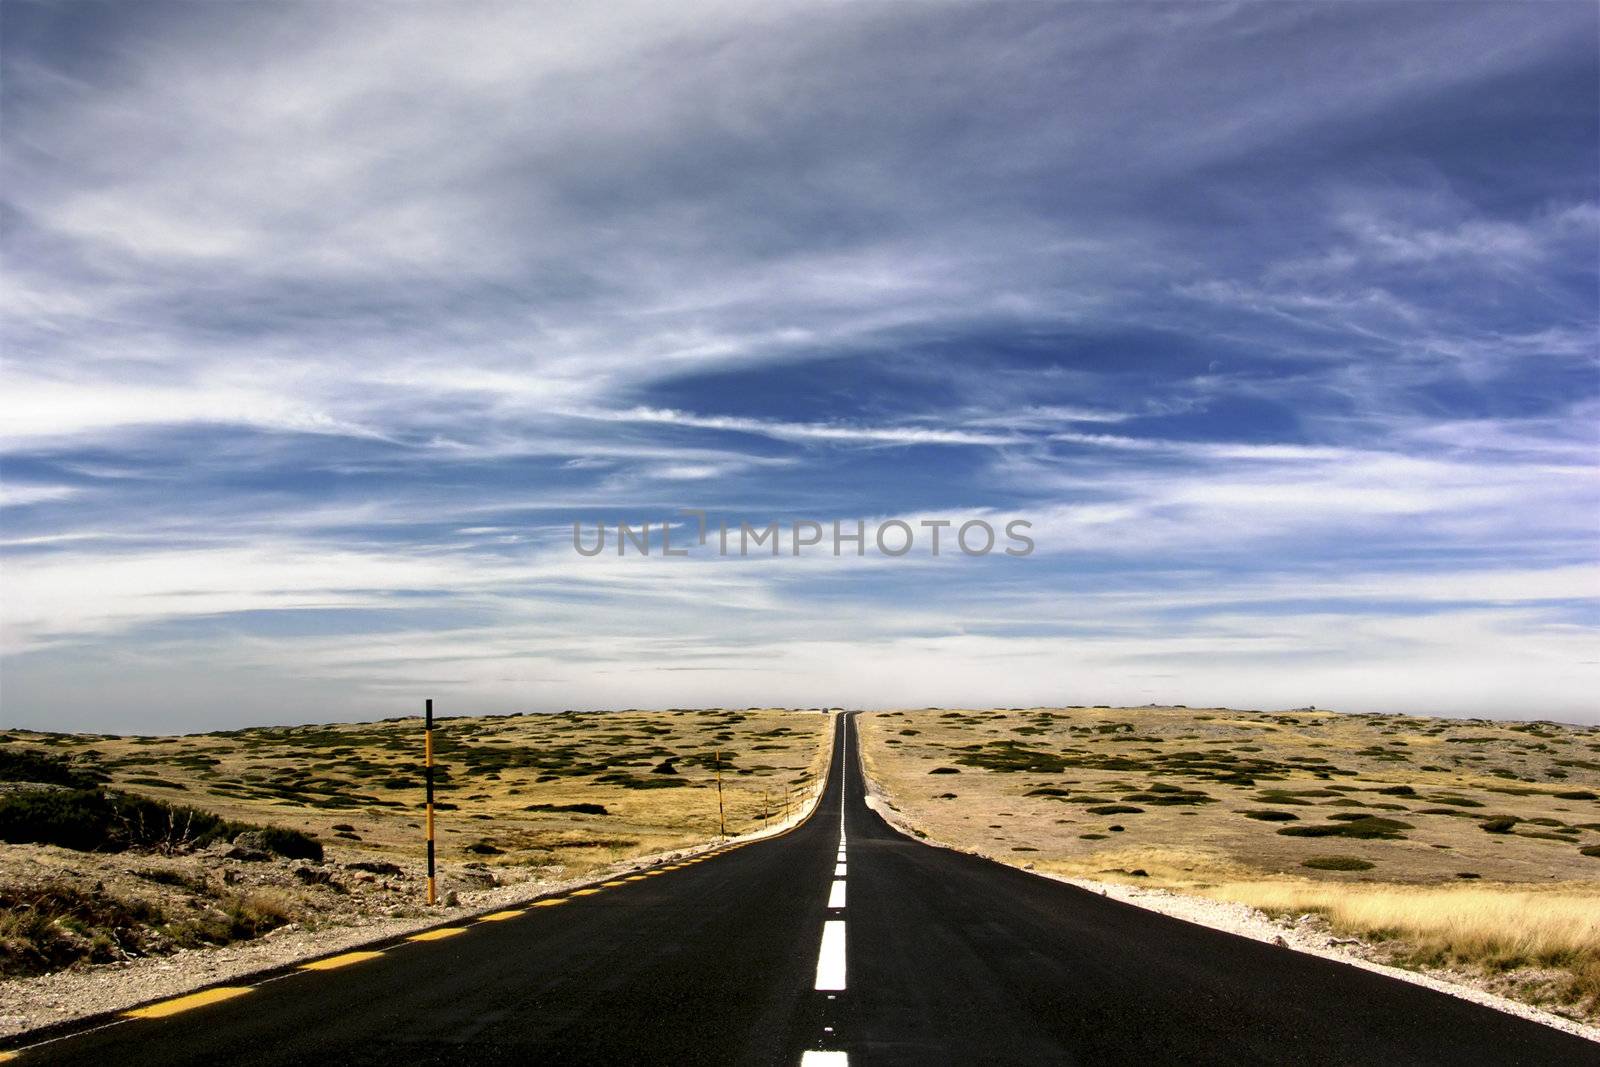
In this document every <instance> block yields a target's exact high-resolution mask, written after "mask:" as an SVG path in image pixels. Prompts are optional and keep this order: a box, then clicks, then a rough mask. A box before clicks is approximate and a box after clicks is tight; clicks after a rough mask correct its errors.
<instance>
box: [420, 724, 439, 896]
mask: <svg viewBox="0 0 1600 1067" xmlns="http://www.w3.org/2000/svg"><path fill="white" fill-rule="evenodd" d="M425 707H426V710H425V711H424V712H423V717H422V762H423V767H424V768H425V769H424V771H423V778H424V781H426V782H427V808H428V822H427V826H428V829H427V834H428V904H429V906H430V907H431V906H432V905H433V903H434V902H435V901H436V900H437V899H438V883H437V882H435V881H434V876H433V701H432V700H431V699H430V700H428V701H427V703H426V705H425Z"/></svg>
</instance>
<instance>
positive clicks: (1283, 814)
mask: <svg viewBox="0 0 1600 1067" xmlns="http://www.w3.org/2000/svg"><path fill="white" fill-rule="evenodd" d="M1239 814H1240V815H1243V816H1244V817H1245V818H1247V819H1260V820H1261V821H1262V822H1298V821H1299V819H1300V816H1298V815H1296V814H1295V813H1294V812H1292V811H1274V810H1273V809H1271V808H1263V809H1261V810H1258V811H1241V812H1240V813H1239Z"/></svg>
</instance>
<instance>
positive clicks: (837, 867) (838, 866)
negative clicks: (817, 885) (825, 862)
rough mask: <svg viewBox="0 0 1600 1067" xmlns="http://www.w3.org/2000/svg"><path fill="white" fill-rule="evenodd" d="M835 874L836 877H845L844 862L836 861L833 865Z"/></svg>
mask: <svg viewBox="0 0 1600 1067" xmlns="http://www.w3.org/2000/svg"><path fill="white" fill-rule="evenodd" d="M833 876H834V877H835V878H843V877H844V864H842V863H835V864H834V865H833Z"/></svg>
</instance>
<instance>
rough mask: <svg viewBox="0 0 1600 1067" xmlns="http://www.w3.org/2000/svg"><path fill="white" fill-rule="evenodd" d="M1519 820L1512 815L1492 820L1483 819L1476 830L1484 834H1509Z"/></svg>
mask: <svg viewBox="0 0 1600 1067" xmlns="http://www.w3.org/2000/svg"><path fill="white" fill-rule="evenodd" d="M1519 821H1520V820H1519V819H1517V817H1516V816H1514V815H1502V816H1499V817H1497V818H1493V819H1485V820H1483V821H1482V822H1480V823H1479V824H1478V829H1480V830H1482V831H1483V832H1484V833H1486V834H1509V833H1510V832H1511V828H1512V827H1513V826H1516V825H1517V823H1518V822H1519Z"/></svg>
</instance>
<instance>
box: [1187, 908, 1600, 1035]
mask: <svg viewBox="0 0 1600 1067" xmlns="http://www.w3.org/2000/svg"><path fill="white" fill-rule="evenodd" d="M1200 892H1201V893H1202V894H1203V895H1205V896H1208V897H1212V898H1214V899H1217V900H1230V901H1236V902H1238V903H1241V904H1247V905H1249V906H1251V907H1255V908H1260V909H1261V910H1262V911H1264V912H1267V913H1268V914H1270V915H1298V914H1305V913H1310V914H1316V915H1321V916H1323V917H1325V918H1326V919H1327V920H1328V923H1329V925H1330V926H1331V927H1332V928H1333V929H1334V931H1336V932H1338V933H1341V934H1344V935H1346V936H1354V937H1360V938H1364V939H1368V940H1376V941H1385V942H1394V943H1395V946H1394V947H1395V948H1396V950H1397V954H1398V956H1399V959H1400V962H1409V963H1414V964H1425V965H1433V966H1456V967H1465V968H1468V969H1471V970H1481V971H1484V972H1488V973H1491V974H1493V973H1503V972H1507V971H1512V970H1515V969H1518V968H1530V967H1532V968H1553V969H1557V970H1559V971H1561V972H1566V973H1565V974H1564V975H1561V976H1558V977H1557V978H1556V980H1555V982H1554V983H1553V984H1554V986H1555V987H1556V988H1553V989H1550V990H1549V992H1550V993H1551V994H1553V997H1552V999H1554V1000H1556V1001H1557V1002H1561V1001H1566V1002H1569V1003H1575V1004H1576V1006H1578V1007H1579V1010H1580V1011H1584V1010H1585V1009H1587V1011H1588V1012H1590V1013H1592V1012H1593V1011H1594V1009H1595V1008H1596V1006H1597V1005H1596V1000H1597V999H1600V886H1596V885H1594V884H1587V883H1571V884H1568V885H1563V886H1555V887H1539V888H1529V887H1525V886H1508V885H1474V886H1417V885H1384V884H1375V885H1361V884H1354V885H1351V884H1347V885H1333V884H1329V883H1325V882H1324V883H1316V882H1311V881H1308V880H1306V881H1302V880H1295V881H1270V880H1269V881H1263V880H1254V881H1238V882H1226V883H1223V884H1221V885H1217V886H1213V887H1211V888H1208V889H1203V890H1201V891H1200Z"/></svg>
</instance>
